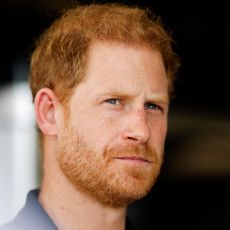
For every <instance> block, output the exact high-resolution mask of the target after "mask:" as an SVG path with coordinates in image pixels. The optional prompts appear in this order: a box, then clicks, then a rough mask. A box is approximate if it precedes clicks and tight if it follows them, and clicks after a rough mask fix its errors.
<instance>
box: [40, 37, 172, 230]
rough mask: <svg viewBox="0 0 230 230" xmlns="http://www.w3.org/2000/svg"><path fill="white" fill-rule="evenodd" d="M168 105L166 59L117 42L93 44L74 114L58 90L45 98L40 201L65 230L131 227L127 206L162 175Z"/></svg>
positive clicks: (76, 92)
mask: <svg viewBox="0 0 230 230" xmlns="http://www.w3.org/2000/svg"><path fill="white" fill-rule="evenodd" d="M168 105H169V98H168V81H167V78H166V73H165V68H164V65H163V62H162V57H161V55H160V53H159V52H157V51H156V50H152V49H149V48H147V47H144V46H129V45H126V44H121V43H115V42H101V41H94V42H93V43H92V44H91V47H90V50H89V55H88V65H87V70H86V75H85V79H84V81H82V82H81V83H80V84H79V85H78V86H76V88H75V90H74V93H73V95H72V97H71V98H70V100H69V104H68V113H67V112H66V107H63V105H62V104H61V103H60V102H59V100H58V98H57V97H56V95H55V94H54V92H53V91H51V90H50V89H47V88H43V89H41V90H40V91H39V92H38V94H37V96H36V99H35V111H36V120H37V123H38V126H39V127H40V129H41V131H42V133H43V134H44V176H43V181H42V186H41V192H40V197H39V200H40V202H41V204H42V206H43V207H44V209H45V210H46V212H47V213H48V214H49V216H50V217H51V219H52V220H53V221H54V223H55V224H56V225H57V226H58V228H59V229H65V230H68V229H85V230H91V229H94V230H95V229H96V230H97V229H110V230H113V229H116V230H117V229H118V230H122V229H124V228H125V217H126V209H127V205H128V204H129V203H131V202H133V201H134V200H136V199H140V198H141V197H143V196H144V195H146V194H147V193H148V191H149V190H150V189H151V187H152V186H153V184H154V182H155V180H156V178H157V176H158V174H159V170H160V167H161V164H162V161H163V152H164V142H165V136H166V132H167V114H168ZM66 114H68V116H67V115H66ZM76 175H78V176H76ZM79 178H80V179H79ZM97 179H98V180H97ZM95 181H96V182H95ZM93 182H95V183H93ZM95 184H96V185H95ZM104 188H105V189H104ZM109 191H110V192H109ZM118 195H119V196H118ZM88 218H90V221H87V220H88Z"/></svg>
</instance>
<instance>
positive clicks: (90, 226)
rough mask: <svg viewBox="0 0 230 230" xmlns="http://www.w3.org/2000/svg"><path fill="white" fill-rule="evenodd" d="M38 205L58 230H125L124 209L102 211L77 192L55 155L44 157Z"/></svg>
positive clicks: (105, 209)
mask: <svg viewBox="0 0 230 230" xmlns="http://www.w3.org/2000/svg"><path fill="white" fill-rule="evenodd" d="M46 153H47V151H46ZM53 156H54V157H53ZM39 201H40V203H41V205H42V206H43V208H44V209H45V211H46V212H47V214H48V215H49V216H50V218H51V219H52V220H53V222H54V223H55V224H56V226H57V227H58V229H65V230H72V229H82V230H101V229H104V230H113V229H114V230H115V229H116V230H124V229H125V217H126V207H124V208H112V207H105V206H104V205H103V204H101V203H100V202H98V201H97V200H94V199H93V198H92V197H90V196H88V195H87V194H85V193H83V192H81V191H79V190H77V189H76V187H74V186H73V185H72V184H71V183H70V182H69V180H68V179H67V178H66V177H65V175H64V174H63V173H62V171H61V170H60V167H59V165H58V163H57V160H56V157H55V154H50V155H48V154H47V155H46V156H45V157H44V176H43V180H42V186H41V192H40V195H39Z"/></svg>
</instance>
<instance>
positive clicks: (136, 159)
mask: <svg viewBox="0 0 230 230" xmlns="http://www.w3.org/2000/svg"><path fill="white" fill-rule="evenodd" d="M113 159H115V160H123V161H130V162H132V161H133V162H140V163H141V162H143V163H152V162H151V161H150V160H148V159H146V158H143V157H140V156H122V157H114V158H113Z"/></svg>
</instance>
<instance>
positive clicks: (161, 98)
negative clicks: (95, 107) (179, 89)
mask: <svg viewBox="0 0 230 230" xmlns="http://www.w3.org/2000/svg"><path fill="white" fill-rule="evenodd" d="M106 96H110V97H117V98H128V99H129V98H133V97H135V94H132V93H127V92H123V91H121V90H119V89H111V90H106V91H105V92H100V93H99V94H98V95H97V99H101V98H104V97H106ZM146 101H149V102H158V103H162V104H168V103H169V95H168V94H167V95H164V94H161V93H152V94H151V95H150V96H149V97H148V98H147V99H146Z"/></svg>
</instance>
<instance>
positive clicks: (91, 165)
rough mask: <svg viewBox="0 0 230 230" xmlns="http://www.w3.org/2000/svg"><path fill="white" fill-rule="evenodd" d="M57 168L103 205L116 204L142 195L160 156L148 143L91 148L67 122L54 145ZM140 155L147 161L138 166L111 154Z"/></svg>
mask: <svg viewBox="0 0 230 230" xmlns="http://www.w3.org/2000/svg"><path fill="white" fill-rule="evenodd" d="M57 152H58V157H59V159H58V160H59V164H60V167H61V170H62V171H63V173H64V174H65V176H66V177H67V178H68V179H69V181H70V182H71V183H72V184H73V185H74V186H75V188H76V189H77V190H79V191H82V192H84V193H86V194H88V195H89V196H90V197H92V198H94V199H96V200H97V201H99V202H101V203H102V204H103V205H105V206H110V207H113V208H119V207H123V206H126V205H128V204H130V203H132V202H133V201H135V200H138V199H140V198H142V197H144V196H145V195H146V194H147V193H148V192H149V191H150V189H151V188H152V186H153V184H154V183H155V181H156V179H157V176H158V174H159V171H160V167H161V163H162V159H158V157H157V154H156V152H155V151H154V150H153V149H151V148H150V147H148V146H134V145H126V146H119V147H105V149H104V150H102V152H95V150H94V148H93V146H90V143H88V142H87V141H86V140H85V139H84V138H83V137H81V135H80V134H79V133H76V131H74V129H73V128H72V126H71V125H70V122H68V125H67V126H66V128H65V131H64V133H63V135H62V137H61V139H60V140H59V144H58V146H57ZM133 155H135V156H140V157H143V158H145V159H148V161H149V162H151V163H146V164H144V165H141V166H137V165H135V164H127V163H123V162H122V161H121V162H120V160H117V159H115V158H119V157H124V156H126V157H127V156H133Z"/></svg>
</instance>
